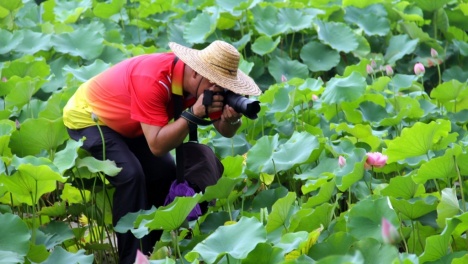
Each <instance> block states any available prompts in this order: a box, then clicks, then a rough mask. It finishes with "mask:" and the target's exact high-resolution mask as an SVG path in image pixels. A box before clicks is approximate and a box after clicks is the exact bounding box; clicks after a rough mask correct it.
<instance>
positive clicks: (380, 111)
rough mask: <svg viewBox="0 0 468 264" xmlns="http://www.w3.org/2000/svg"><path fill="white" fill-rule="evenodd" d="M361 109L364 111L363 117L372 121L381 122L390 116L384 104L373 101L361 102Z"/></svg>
mask: <svg viewBox="0 0 468 264" xmlns="http://www.w3.org/2000/svg"><path fill="white" fill-rule="evenodd" d="M359 110H360V111H361V113H362V117H363V119H364V120H366V121H369V122H372V123H379V122H380V121H382V120H383V119H385V118H387V117H388V113H387V110H386V109H385V108H384V107H383V106H381V105H379V104H376V103H374V102H372V101H364V102H362V103H360V104H359Z"/></svg>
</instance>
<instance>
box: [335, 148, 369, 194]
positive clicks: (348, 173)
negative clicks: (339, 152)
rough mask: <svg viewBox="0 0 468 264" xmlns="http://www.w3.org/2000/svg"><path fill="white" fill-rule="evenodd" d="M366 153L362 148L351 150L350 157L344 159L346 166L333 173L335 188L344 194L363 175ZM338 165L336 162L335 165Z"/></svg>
mask: <svg viewBox="0 0 468 264" xmlns="http://www.w3.org/2000/svg"><path fill="white" fill-rule="evenodd" d="M365 156H366V151H365V150H364V149H362V148H356V149H353V152H352V154H351V155H349V156H347V157H346V165H345V166H344V167H343V168H341V169H340V170H337V171H335V182H336V187H337V188H338V189H339V190H340V191H342V192H344V191H345V190H347V189H348V188H350V187H351V186H352V185H353V184H354V183H356V182H358V181H359V180H360V179H362V177H363V175H364V162H365ZM336 164H337V165H338V162H337V163H336Z"/></svg>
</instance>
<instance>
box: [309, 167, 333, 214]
mask: <svg viewBox="0 0 468 264" xmlns="http://www.w3.org/2000/svg"><path fill="white" fill-rule="evenodd" d="M321 162H322V161H320V163H321ZM310 185H312V183H310V181H307V182H306V184H305V185H303V186H301V191H302V193H303V194H307V193H309V192H311V191H314V189H316V188H317V187H316V186H312V187H311V186H310ZM317 185H320V186H319V188H320V189H319V192H318V193H317V194H315V195H313V196H311V197H310V198H309V199H308V200H307V202H306V203H305V204H303V205H302V208H313V207H315V206H317V205H320V204H322V203H326V202H328V201H330V199H331V198H332V197H333V195H334V194H335V185H336V183H335V181H333V180H332V181H329V182H327V181H326V180H325V182H324V183H321V184H317ZM312 188H314V189H312Z"/></svg>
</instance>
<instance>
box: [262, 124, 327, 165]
mask: <svg viewBox="0 0 468 264" xmlns="http://www.w3.org/2000/svg"><path fill="white" fill-rule="evenodd" d="M321 151H322V146H321V144H320V142H319V140H318V138H317V137H315V136H313V135H312V134H309V133H307V132H296V131H295V132H294V133H293V135H292V136H291V138H290V139H289V140H288V141H286V142H284V143H282V144H280V145H279V147H278V148H277V149H276V150H275V151H274V153H273V156H272V158H273V159H272V161H271V163H269V164H267V165H268V166H271V167H268V166H266V168H265V170H267V171H264V172H267V173H269V172H268V171H275V168H276V171H287V170H289V169H291V168H293V167H296V166H297V165H300V164H303V163H306V162H311V161H312V160H311V159H316V158H318V155H319V154H320V152H321Z"/></svg>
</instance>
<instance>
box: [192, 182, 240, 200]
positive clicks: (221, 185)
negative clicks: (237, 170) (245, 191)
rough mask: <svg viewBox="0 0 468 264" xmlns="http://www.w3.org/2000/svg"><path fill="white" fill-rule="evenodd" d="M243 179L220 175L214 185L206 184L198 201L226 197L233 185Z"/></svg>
mask: <svg viewBox="0 0 468 264" xmlns="http://www.w3.org/2000/svg"><path fill="white" fill-rule="evenodd" d="M241 181H243V179H242V178H236V179H232V178H228V177H221V178H220V179H219V180H218V182H216V184H215V185H212V186H208V187H207V188H206V190H205V193H204V195H203V198H202V199H201V200H200V202H203V201H211V200H214V199H227V198H228V197H229V195H230V194H231V192H232V190H234V187H235V186H236V185H237V184H238V183H239V182H241Z"/></svg>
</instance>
